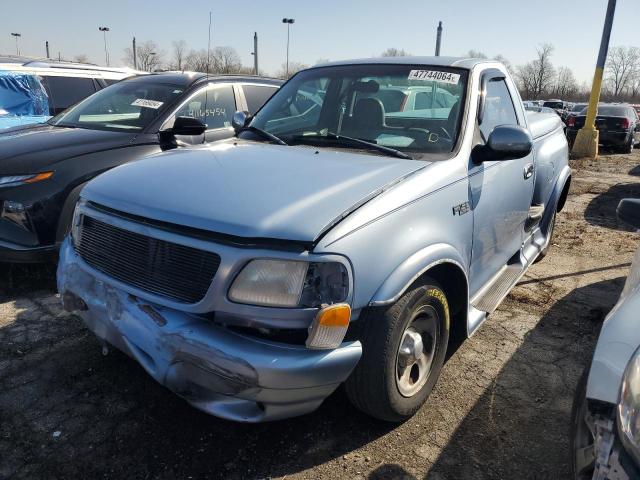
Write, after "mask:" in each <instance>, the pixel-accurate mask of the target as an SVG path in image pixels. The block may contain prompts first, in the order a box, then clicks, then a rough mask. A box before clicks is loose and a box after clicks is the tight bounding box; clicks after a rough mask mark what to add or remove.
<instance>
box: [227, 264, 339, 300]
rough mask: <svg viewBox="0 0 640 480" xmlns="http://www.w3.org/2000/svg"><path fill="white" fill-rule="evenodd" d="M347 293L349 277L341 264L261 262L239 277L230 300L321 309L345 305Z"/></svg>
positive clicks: (247, 268) (234, 284) (243, 271)
mask: <svg viewBox="0 0 640 480" xmlns="http://www.w3.org/2000/svg"><path fill="white" fill-rule="evenodd" d="M348 291H349V277H348V275H347V271H346V269H345V267H344V266H343V265H342V264H341V263H338V262H302V261H297V260H276V259H264V260H263V259H258V260H252V261H251V262H249V263H248V264H247V265H246V266H245V267H244V268H243V269H242V271H241V272H240V274H239V275H238V276H237V277H236V279H235V280H234V282H233V284H232V285H231V288H230V289H229V299H230V300H231V301H233V302H237V303H246V304H250V305H260V306H267V307H288V308H293V307H300V308H304V307H319V306H321V305H324V304H328V305H330V304H333V303H339V302H343V301H344V300H345V299H346V298H347V294H348Z"/></svg>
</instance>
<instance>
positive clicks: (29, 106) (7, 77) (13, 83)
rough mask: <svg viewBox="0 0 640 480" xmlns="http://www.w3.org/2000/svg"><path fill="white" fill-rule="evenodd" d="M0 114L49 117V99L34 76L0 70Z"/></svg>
mask: <svg viewBox="0 0 640 480" xmlns="http://www.w3.org/2000/svg"><path fill="white" fill-rule="evenodd" d="M5 112H6V113H5ZM0 114H2V115H7V114H8V115H16V116H23V115H28V116H39V115H49V98H48V96H47V92H46V91H45V89H44V87H43V86H42V83H40V80H39V79H38V77H37V76H36V75H33V74H30V73H22V72H9V71H1V70H0Z"/></svg>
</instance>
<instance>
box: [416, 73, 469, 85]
mask: <svg viewBox="0 0 640 480" xmlns="http://www.w3.org/2000/svg"><path fill="white" fill-rule="evenodd" d="M409 80H429V81H435V82H443V83H450V84H452V85H457V84H458V82H459V81H460V75H459V74H457V73H451V72H439V71H437V70H411V71H410V72H409Z"/></svg>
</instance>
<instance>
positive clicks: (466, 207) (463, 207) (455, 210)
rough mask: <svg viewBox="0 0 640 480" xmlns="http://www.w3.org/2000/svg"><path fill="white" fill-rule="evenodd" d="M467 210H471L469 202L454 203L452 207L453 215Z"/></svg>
mask: <svg viewBox="0 0 640 480" xmlns="http://www.w3.org/2000/svg"><path fill="white" fill-rule="evenodd" d="M469 210H471V207H470V206H469V202H464V203H461V204H460V205H455V206H454V207H453V215H454V216H455V215H458V216H460V215H464V214H465V213H467V212H468V211H469Z"/></svg>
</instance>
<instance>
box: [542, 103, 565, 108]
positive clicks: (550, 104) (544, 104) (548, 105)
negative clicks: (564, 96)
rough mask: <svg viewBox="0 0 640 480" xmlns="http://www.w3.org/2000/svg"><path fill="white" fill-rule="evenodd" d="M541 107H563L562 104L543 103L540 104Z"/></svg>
mask: <svg viewBox="0 0 640 480" xmlns="http://www.w3.org/2000/svg"><path fill="white" fill-rule="evenodd" d="M542 106H543V107H549V108H563V107H564V105H563V104H562V102H544V103H543V104H542Z"/></svg>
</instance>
